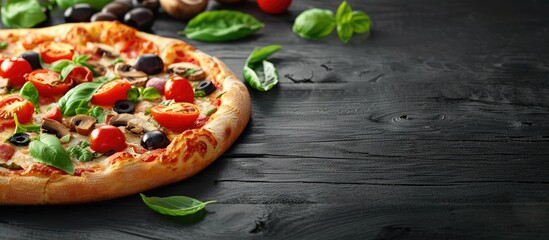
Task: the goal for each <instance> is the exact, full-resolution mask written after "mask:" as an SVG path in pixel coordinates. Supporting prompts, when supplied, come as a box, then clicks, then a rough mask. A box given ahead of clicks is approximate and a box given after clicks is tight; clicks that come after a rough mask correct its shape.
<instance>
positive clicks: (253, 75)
mask: <svg viewBox="0 0 549 240" xmlns="http://www.w3.org/2000/svg"><path fill="white" fill-rule="evenodd" d="M280 49H281V47H280V46H278V45H272V46H267V47H264V48H261V49H259V48H255V49H254V50H253V51H252V53H251V54H250V56H249V57H248V60H247V61H246V66H244V70H243V74H244V80H246V82H247V83H248V84H249V85H250V86H252V87H253V88H255V89H257V90H259V91H268V90H270V89H271V88H272V87H274V86H275V85H276V84H277V83H278V78H279V76H278V72H277V71H276V68H275V67H274V65H273V64H272V63H271V62H268V61H266V60H265V59H267V58H268V57H269V56H271V55H272V54H274V53H275V52H277V51H278V50H280ZM258 60H261V61H260V62H257V61H258ZM251 61H256V62H255V63H253V64H252V63H251Z"/></svg>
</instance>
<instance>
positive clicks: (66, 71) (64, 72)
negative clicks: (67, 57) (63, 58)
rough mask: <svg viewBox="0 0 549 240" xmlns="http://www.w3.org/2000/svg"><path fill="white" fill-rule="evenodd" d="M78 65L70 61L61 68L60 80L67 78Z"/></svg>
mask: <svg viewBox="0 0 549 240" xmlns="http://www.w3.org/2000/svg"><path fill="white" fill-rule="evenodd" d="M74 67H76V65H75V64H73V63H69V65H67V66H66V67H64V68H63V70H61V73H60V74H59V80H65V78H66V77H67V76H68V75H69V74H70V73H71V72H72V70H73V69H74Z"/></svg>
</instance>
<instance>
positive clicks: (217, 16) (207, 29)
mask: <svg viewBox="0 0 549 240" xmlns="http://www.w3.org/2000/svg"><path fill="white" fill-rule="evenodd" d="M263 26H264V24H263V23H261V22H260V21H259V20H257V19H256V18H254V17H253V16H251V15H249V14H246V13H242V12H239V11H233V10H219V11H208V12H203V13H200V14H198V15H197V16H196V17H194V18H193V19H191V20H190V21H189V23H188V24H187V26H186V27H185V30H184V31H182V32H179V34H184V35H185V36H186V37H187V38H189V39H193V40H198V41H204V42H226V41H232V40H237V39H240V38H244V37H247V36H250V35H252V34H254V33H256V32H257V31H259V30H260V29H262V28H263Z"/></svg>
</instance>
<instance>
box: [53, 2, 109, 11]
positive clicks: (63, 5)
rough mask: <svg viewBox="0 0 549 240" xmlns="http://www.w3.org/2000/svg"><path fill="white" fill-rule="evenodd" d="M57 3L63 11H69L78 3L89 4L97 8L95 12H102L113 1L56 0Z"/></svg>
mask: <svg viewBox="0 0 549 240" xmlns="http://www.w3.org/2000/svg"><path fill="white" fill-rule="evenodd" d="M55 2H56V3H57V6H59V7H60V8H62V9H67V8H69V7H70V6H74V5H75V4H77V3H87V4H90V5H91V6H92V7H93V8H95V10H101V9H102V8H103V7H104V6H105V5H107V4H108V3H110V2H112V0H55Z"/></svg>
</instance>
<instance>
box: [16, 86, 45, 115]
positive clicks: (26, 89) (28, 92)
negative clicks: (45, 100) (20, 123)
mask: <svg viewBox="0 0 549 240" xmlns="http://www.w3.org/2000/svg"><path fill="white" fill-rule="evenodd" d="M19 94H21V97H23V98H24V99H27V100H28V101H29V102H31V103H32V104H33V105H34V108H35V109H38V110H40V105H39V103H38V100H39V95H38V90H36V87H34V85H33V84H32V83H31V82H26V83H25V84H24V85H23V87H22V88H21V90H20V92H19Z"/></svg>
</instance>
